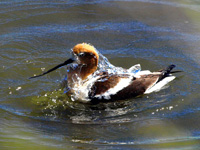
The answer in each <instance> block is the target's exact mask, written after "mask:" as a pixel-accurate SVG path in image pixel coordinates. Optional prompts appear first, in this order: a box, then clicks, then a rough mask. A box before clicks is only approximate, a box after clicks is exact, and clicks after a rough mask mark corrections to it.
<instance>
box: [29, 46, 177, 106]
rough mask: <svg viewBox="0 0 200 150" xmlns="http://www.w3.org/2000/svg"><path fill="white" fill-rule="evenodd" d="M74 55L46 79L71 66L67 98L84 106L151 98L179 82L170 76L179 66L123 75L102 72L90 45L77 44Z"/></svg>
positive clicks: (96, 53) (124, 71) (69, 68)
mask: <svg viewBox="0 0 200 150" xmlns="http://www.w3.org/2000/svg"><path fill="white" fill-rule="evenodd" d="M72 54H73V57H72V58H70V59H68V60H67V61H65V62H64V63H62V64H60V65H58V66H56V67H54V68H52V69H50V70H48V71H47V72H44V73H43V74H42V75H45V74H47V73H49V72H51V71H53V70H55V69H57V68H59V67H61V66H64V65H68V72H67V80H66V81H65V83H66V84H65V86H66V88H67V89H68V91H67V92H66V94H67V95H68V96H70V97H73V98H74V99H77V100H80V101H84V102H89V101H92V102H97V103H98V102H101V101H109V100H122V99H128V98H131V97H136V96H139V95H142V94H148V93H151V92H154V91H158V90H160V89H162V88H163V87H164V86H165V85H166V84H167V83H168V82H170V81H172V80H173V79H174V78H175V77H174V76H172V75H171V74H170V72H171V70H172V69H173V68H174V67H175V65H170V66H168V67H167V68H166V69H163V70H161V71H158V72H150V71H148V70H147V71H137V72H130V71H127V69H123V71H122V72H117V71H116V72H109V71H107V70H103V71H102V70H98V64H99V54H98V52H97V50H96V49H95V48H94V46H92V45H90V44H86V43H82V44H77V45H76V46H75V47H74V48H73V50H72ZM70 64H73V65H70ZM42 75H39V76H42ZM39 76H35V77H39ZM35 77H32V78H35Z"/></svg>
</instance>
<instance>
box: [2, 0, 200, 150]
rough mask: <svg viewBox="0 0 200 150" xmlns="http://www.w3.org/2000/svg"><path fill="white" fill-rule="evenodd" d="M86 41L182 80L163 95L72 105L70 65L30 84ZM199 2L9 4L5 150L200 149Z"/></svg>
mask: <svg viewBox="0 0 200 150" xmlns="http://www.w3.org/2000/svg"><path fill="white" fill-rule="evenodd" d="M82 42H87V43H91V44H92V45H94V46H95V47H96V48H97V50H98V51H99V52H101V53H102V54H103V55H104V56H106V57H107V58H108V59H109V61H110V62H111V63H112V64H113V65H115V66H120V67H124V68H129V67H131V66H133V65H135V64H138V63H139V64H141V67H142V69H143V70H145V69H149V70H151V71H156V70H159V69H161V68H165V67H166V66H168V65H170V64H175V65H176V66H177V67H176V69H177V70H181V71H183V72H182V73H178V74H176V76H177V78H176V79H175V80H174V81H173V82H171V83H170V84H169V86H168V87H167V88H166V89H163V90H161V91H159V92H156V93H152V94H149V95H144V96H142V97H138V98H132V99H129V100H124V101H117V102H112V103H106V104H99V105H95V106H91V105H88V104H82V103H77V102H72V101H70V100H69V99H68V98H67V97H66V96H65V94H64V91H63V89H61V88H60V84H61V82H62V80H63V78H64V77H65V74H66V68H65V67H63V68H61V69H59V70H57V71H56V72H53V73H51V74H48V75H46V76H44V77H40V78H36V79H32V80H29V79H28V78H29V77H30V76H33V75H34V74H40V73H41V72H42V71H45V70H47V69H49V68H51V67H53V66H55V65H57V64H59V63H61V62H63V61H65V60H66V59H68V58H69V57H70V56H71V55H70V51H71V48H72V47H73V46H74V45H76V44H77V43H82ZM199 47H200V1H199V0H181V1H180V0H85V1H83V0H46V1H42V0H1V1H0V64H1V66H0V68H1V69H0V83H1V86H0V94H1V98H0V114H1V115H0V149H2V150H12V149H15V150H17V149H20V150H23V149H24V150H26V149H36V148H37V149H42V150H43V149H48V150H57V149H69V150H70V149H87V150H88V149H113V150H117V149H127V150H128V149H138V150H145V149H148V150H150V149H152V150H154V149H167V150H169V149H173V150H174V149H181V150H183V149H187V150H188V149H195V150H196V149H199V147H200V126H199V124H200V119H199V117H200V103H199V100H200V94H199V91H200V80H199V74H200V48H199Z"/></svg>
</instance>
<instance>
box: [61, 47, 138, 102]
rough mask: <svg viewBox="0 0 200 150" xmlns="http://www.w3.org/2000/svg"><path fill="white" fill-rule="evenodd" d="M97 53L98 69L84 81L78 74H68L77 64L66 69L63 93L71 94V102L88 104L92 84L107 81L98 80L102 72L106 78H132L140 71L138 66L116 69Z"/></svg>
mask: <svg viewBox="0 0 200 150" xmlns="http://www.w3.org/2000/svg"><path fill="white" fill-rule="evenodd" d="M96 51H97V50H96ZM97 53H98V55H99V62H98V68H97V70H96V71H95V73H93V74H92V75H90V76H88V78H87V79H85V80H82V79H81V78H80V77H79V75H78V74H73V76H71V75H70V73H72V72H73V70H75V68H76V67H77V66H78V65H77V64H71V65H70V66H69V67H68V70H67V76H66V77H65V81H66V83H67V86H66V90H65V93H69V92H71V93H72V94H70V95H71V100H72V101H76V100H79V101H82V102H89V101H90V99H89V98H88V93H89V91H90V89H91V87H92V86H93V84H94V82H95V81H97V80H98V82H99V81H100V82H104V81H105V80H107V79H106V78H104V79H100V77H101V76H99V74H100V73H102V72H106V73H107V74H108V76H112V75H113V74H119V75H120V74H128V75H131V76H134V75H135V74H136V73H138V72H139V71H140V70H141V67H140V65H139V64H137V65H134V66H132V67H131V68H129V69H124V68H122V67H116V66H114V65H113V64H111V63H110V62H109V61H108V59H107V58H106V57H105V56H103V55H102V54H101V53H100V52H99V51H97Z"/></svg>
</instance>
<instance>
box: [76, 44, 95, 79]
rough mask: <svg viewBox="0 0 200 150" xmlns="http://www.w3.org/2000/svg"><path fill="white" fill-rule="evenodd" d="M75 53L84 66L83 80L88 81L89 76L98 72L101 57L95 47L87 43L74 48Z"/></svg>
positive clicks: (82, 70) (82, 71)
mask: <svg viewBox="0 0 200 150" xmlns="http://www.w3.org/2000/svg"><path fill="white" fill-rule="evenodd" d="M73 53H74V54H75V55H76V56H77V57H78V59H79V61H80V64H82V65H83V68H82V69H81V76H82V79H86V78H87V76H88V75H90V74H92V73H94V72H95V71H96V69H97V65H98V60H99V55H98V54H97V52H96V50H95V48H94V46H92V45H90V44H87V43H81V44H77V45H76V46H74V48H73Z"/></svg>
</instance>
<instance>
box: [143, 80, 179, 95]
mask: <svg viewBox="0 0 200 150" xmlns="http://www.w3.org/2000/svg"><path fill="white" fill-rule="evenodd" d="M175 78H176V77H175V76H169V77H165V78H164V79H162V80H161V81H159V82H158V83H155V84H154V85H153V86H151V87H150V88H148V89H147V90H146V91H145V93H144V94H149V93H152V92H158V91H160V90H161V89H162V88H164V86H165V85H166V84H167V83H169V82H171V81H172V80H174V79H175Z"/></svg>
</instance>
